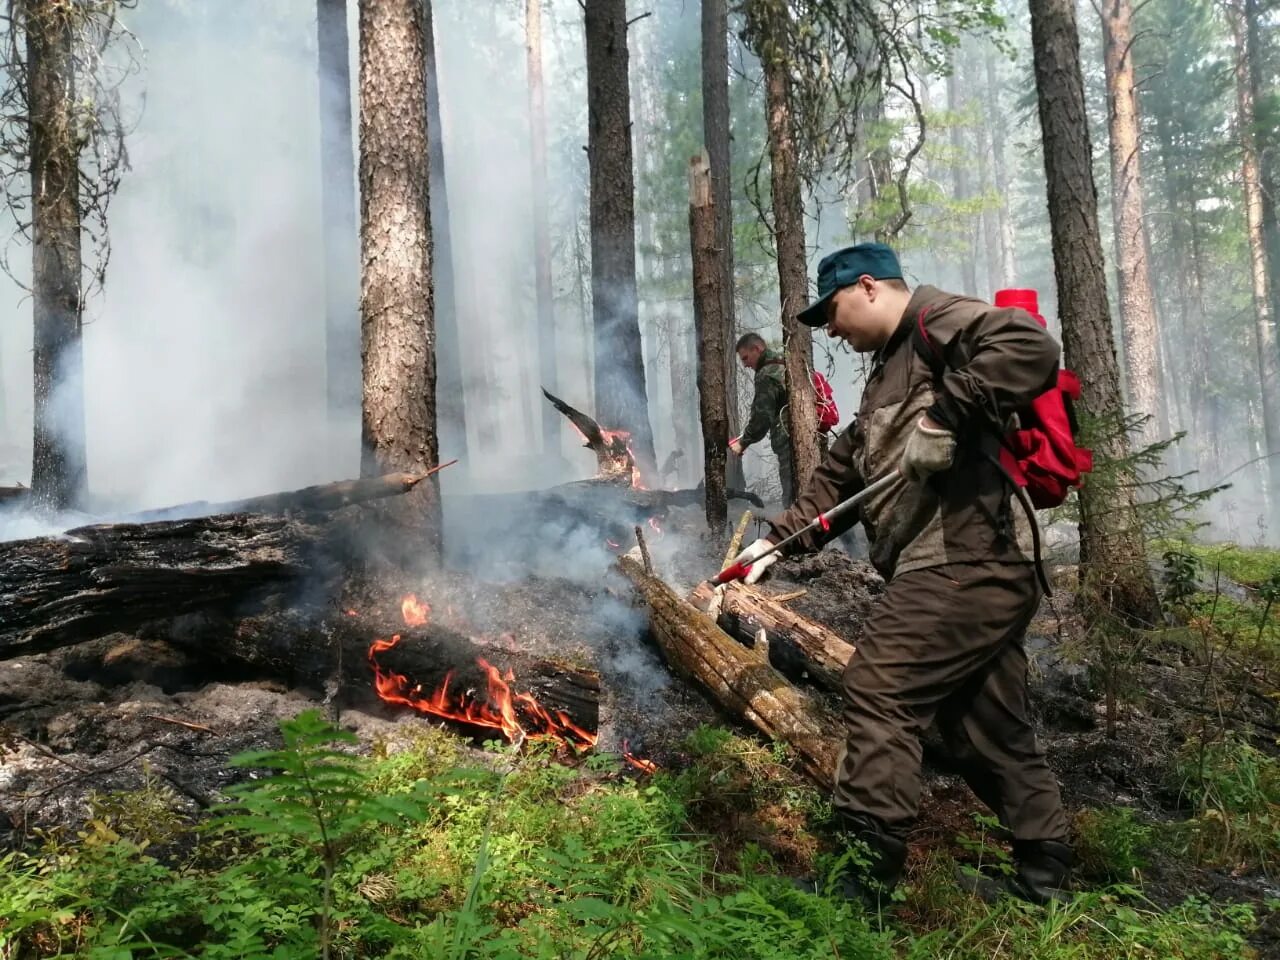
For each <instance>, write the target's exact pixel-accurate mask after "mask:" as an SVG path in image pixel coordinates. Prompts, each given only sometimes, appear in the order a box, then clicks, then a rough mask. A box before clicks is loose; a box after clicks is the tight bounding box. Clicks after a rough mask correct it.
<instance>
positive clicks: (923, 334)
mask: <svg viewBox="0 0 1280 960" xmlns="http://www.w3.org/2000/svg"><path fill="white" fill-rule="evenodd" d="M928 315H929V308H928V307H925V308H924V309H922V310H921V311H920V312H919V314H917V315H916V321H915V323H913V324H912V325H911V345H912V346H913V347H914V348H915V351H916V354H917V355H918V356H919V357H920V359H921V360H923V361H924V362H925V365H926V366H927V367H928V368H929V370H930V372H931V373H932V374H933V379H934V380H935V381H940V380H941V379H942V377H943V374H945V373H946V372H947V367H948V364H947V360H946V357H944V356H943V354H942V351H941V350H939V349H938V345H937V343H935V342H934V340H933V338H931V337H930V336H929V330H928V328H927V327H925V323H924V322H925V318H926V317H927V316H928ZM985 426H986V427H987V428H988V429H989V430H990V431H991V432H992V433H993V434H995V435H996V436H997V439H998V440H999V442H1000V445H1001V446H1004V447H1007V446H1008V441H1007V439H1006V438H1005V437H1004V436H1001V435H999V433H998V431H997V430H996V428H995V425H994V424H990V423H988V424H986V425H985ZM983 456H985V457H986V458H987V459H988V460H989V461H991V463H992V464H993V465H994V466H995V468H996V469H997V470H999V471H1000V475H1001V476H1002V477H1004V479H1005V482H1007V483H1008V484H1009V487H1010V489H1011V490H1012V496H1014V497H1016V498H1017V500H1018V503H1020V504H1021V505H1022V510H1023V512H1024V513H1025V514H1026V515H1027V520H1028V521H1029V522H1030V524H1031V545H1032V554H1033V556H1034V557H1035V566H1036V578H1037V579H1038V580H1039V581H1040V586H1041V588H1043V590H1044V594H1045V596H1046V597H1052V596H1053V589H1052V588H1051V587H1050V586H1049V577H1048V576H1047V575H1046V574H1045V570H1044V559H1043V557H1042V556H1041V552H1040V524H1039V523H1038V522H1037V520H1036V511H1035V507H1034V506H1033V505H1032V503H1031V500H1030V498H1029V497H1028V496H1027V492H1026V491H1025V490H1024V489H1022V486H1021V485H1020V484H1019V483H1018V482H1017V481H1016V480H1014V479H1013V476H1012V475H1011V474H1010V473H1009V471H1008V469H1006V467H1005V465H1004V464H1003V463H1001V462H1000V458H999V457H998V456H996V455H995V454H993V453H992V452H991V451H990V450H983ZM1006 509H1007V508H1006ZM1001 513H1002V514H1003V513H1004V510H1001ZM1001 523H1002V525H1003V523H1004V521H1003V520H1002V521H1001Z"/></svg>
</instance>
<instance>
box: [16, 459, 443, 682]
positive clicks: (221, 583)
mask: <svg viewBox="0 0 1280 960" xmlns="http://www.w3.org/2000/svg"><path fill="white" fill-rule="evenodd" d="M422 479H423V478H422V477H413V476H409V475H407V474H393V475H391V476H389V477H381V478H373V479H371V480H362V481H351V482H348V483H342V484H329V485H327V488H325V489H327V491H328V492H327V493H323V494H322V493H320V492H319V491H320V490H321V489H322V488H309V489H310V492H308V491H299V492H298V494H294V495H290V494H284V495H280V496H281V497H282V498H284V499H287V498H289V497H300V499H297V500H294V501H292V502H303V503H308V504H310V508H309V509H310V510H311V511H313V512H314V511H319V510H322V509H333V508H335V507H337V506H342V505H345V504H347V503H355V502H361V500H369V499H374V498H378V497H386V496H392V495H395V494H398V493H403V492H405V491H406V490H409V489H412V488H413V487H414V486H415V485H416V484H417V483H419V482H420V481H421V480H422ZM304 494H305V496H301V495H304ZM357 496H358V497H359V498H360V499H359V500H358V499H356V497H357ZM267 499H268V498H259V500H258V501H257V502H258V503H259V504H261V503H263V502H265V501H266V500H267ZM275 502H276V503H277V504H279V503H280V502H283V501H282V500H281V499H277V500H276V501H275ZM322 505H327V506H322ZM346 536H347V533H346V531H345V530H341V529H338V528H336V527H335V526H333V525H329V524H325V523H323V522H319V521H317V520H314V519H304V518H302V517H279V516H269V515H266V514H256V513H253V514H246V513H232V514H218V515H214V516H206V517H197V518H193V519H187V520H161V521H155V522H150V523H111V524H95V525H92V526H85V527H77V528H76V529H74V530H68V531H67V532H66V533H63V534H61V535H60V536H57V537H37V538H33V539H29V540H11V541H6V542H0V660H5V659H8V658H10V657H17V656H25V655H27V654H31V653H40V652H43V651H46V650H53V649H56V648H58V647H63V646H69V645H71V644H74V643H78V642H80V641H82V640H90V639H93V638H95V637H99V636H102V635H103V634H106V633H112V632H114V631H131V630H134V629H136V628H137V627H139V626H141V625H142V624H144V623H146V622H148V621H151V620H157V619H167V618H171V617H174V616H178V615H180V614H185V613H190V612H193V611H197V610H204V609H215V610H218V609H221V610H236V611H240V612H252V610H253V609H254V608H255V607H256V605H257V604H258V603H259V602H260V601H261V600H262V599H263V598H264V597H267V596H270V595H271V594H273V593H279V592H283V591H286V590H289V589H291V588H293V587H294V586H295V585H296V584H297V583H298V582H299V581H300V580H301V579H302V578H304V577H309V578H312V579H314V578H316V577H317V576H318V575H323V574H324V572H326V571H329V570H334V571H335V573H336V568H337V565H338V564H340V563H341V561H342V560H343V559H344V558H345V556H346V554H347V552H348V549H349V548H348V546H347V540H346Z"/></svg>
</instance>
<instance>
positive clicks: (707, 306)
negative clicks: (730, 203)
mask: <svg viewBox="0 0 1280 960" xmlns="http://www.w3.org/2000/svg"><path fill="white" fill-rule="evenodd" d="M714 180H715V174H714V172H713V171H711V170H710V169H709V167H708V163H707V158H706V155H705V154H699V155H698V156H696V157H693V158H692V159H691V160H690V161H689V244H690V247H691V255H692V259H693V322H694V326H695V328H696V329H697V334H698V409H699V412H700V414H701V418H702V465H703V472H702V474H703V476H704V477H705V478H706V492H707V496H706V510H707V526H708V527H710V528H711V531H712V532H713V533H716V534H718V533H720V532H722V531H723V530H724V525H725V523H726V522H728V519H729V507H728V501H727V500H726V499H725V460H726V458H727V454H726V449H727V446H728V443H729V418H728V416H727V413H728V410H729V398H728V396H727V395H726V391H725V369H726V368H727V366H728V362H729V361H728V357H727V356H726V354H727V353H728V352H729V351H728V343H729V338H728V336H727V335H726V330H725V322H726V318H725V314H724V305H725V301H726V299H731V298H726V297H725V296H724V289H723V284H724V279H725V274H724V269H723V266H724V265H723V262H722V259H721V258H722V257H723V255H724V248H723V247H721V246H720V238H719V235H718V233H719V230H718V227H719V223H718V219H719V217H718V211H717V209H716V204H715V200H714V199H713V191H714Z"/></svg>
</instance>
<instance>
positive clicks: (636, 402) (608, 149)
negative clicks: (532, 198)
mask: <svg viewBox="0 0 1280 960" xmlns="http://www.w3.org/2000/svg"><path fill="white" fill-rule="evenodd" d="M583 18H584V20H585V25H586V38H587V114H588V136H587V159H588V163H589V166H590V168H591V310H592V314H593V316H594V320H595V323H594V326H595V361H596V362H595V381H596V416H597V418H598V419H599V420H600V422H601V423H602V424H604V425H605V426H606V427H607V428H609V429H614V430H617V429H622V430H627V431H629V432H630V433H631V440H632V444H633V449H634V452H635V456H636V459H637V461H638V463H639V464H640V465H641V468H642V472H651V471H653V470H654V468H655V456H654V449H653V430H652V429H651V427H650V425H649V401H648V393H647V391H646V389H645V377H644V351H643V347H642V344H641V339H640V317H639V305H638V303H637V299H636V226H635V171H634V168H633V164H632V154H631V84H630V80H629V78H628V75H627V61H628V55H627V4H626V0H591V2H589V3H587V4H584V7H583Z"/></svg>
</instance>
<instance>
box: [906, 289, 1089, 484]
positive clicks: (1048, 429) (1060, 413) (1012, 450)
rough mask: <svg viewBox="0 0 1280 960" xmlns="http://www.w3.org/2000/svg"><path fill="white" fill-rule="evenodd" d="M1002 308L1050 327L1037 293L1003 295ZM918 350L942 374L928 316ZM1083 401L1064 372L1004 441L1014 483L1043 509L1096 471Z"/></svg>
mask: <svg viewBox="0 0 1280 960" xmlns="http://www.w3.org/2000/svg"><path fill="white" fill-rule="evenodd" d="M995 305H996V306H997V307H1021V308H1022V309H1023V310H1025V311H1027V313H1029V314H1031V315H1032V316H1033V317H1035V319H1036V322H1038V323H1039V324H1040V326H1042V327H1047V326H1048V324H1046V323H1045V319H1044V317H1042V316H1041V315H1040V303H1039V297H1038V296H1037V295H1036V291H1034V290H1020V289H1010V290H998V291H997V292H996V296H995ZM913 332H914V333H915V334H916V337H915V339H916V343H917V351H918V352H919V353H920V354H921V356H923V357H924V358H925V360H926V361H927V362H928V363H929V364H930V366H931V368H933V370H934V374H935V376H940V375H941V365H942V364H943V363H944V361H943V358H942V355H941V353H940V352H939V351H938V350H937V349H936V347H935V346H934V345H933V343H932V342H931V341H930V339H929V334H928V331H927V330H926V329H925V326H924V313H923V312H922V313H921V315H920V316H919V317H918V318H917V323H916V329H915V331H913ZM1079 399H1080V378H1079V377H1077V376H1076V375H1075V374H1074V373H1072V372H1071V371H1070V370H1062V369H1059V370H1058V377H1057V380H1056V381H1055V383H1054V385H1053V386H1052V387H1050V388H1049V389H1048V390H1046V391H1045V392H1044V393H1042V394H1040V395H1039V396H1038V397H1036V398H1035V399H1034V400H1032V401H1031V405H1030V406H1029V407H1026V408H1023V409H1021V410H1019V411H1018V428H1017V429H1015V430H1012V431H1010V432H1009V433H1007V434H1005V435H1004V437H1002V438H1001V446H1000V464H1001V466H1003V467H1004V469H1005V470H1006V471H1007V472H1008V474H1009V476H1010V477H1012V478H1013V480H1014V482H1015V483H1017V484H1018V485H1019V486H1021V487H1023V488H1025V489H1026V491H1027V496H1028V498H1029V499H1030V500H1031V503H1032V504H1033V505H1034V506H1036V507H1037V508H1040V509H1044V508H1048V507H1056V506H1059V505H1060V504H1061V503H1062V502H1063V501H1064V500H1066V499H1067V494H1068V493H1070V492H1071V490H1073V489H1075V488H1077V487H1079V486H1081V485H1082V484H1083V483H1084V475H1085V474H1086V473H1088V472H1089V471H1091V470H1092V469H1093V453H1092V451H1090V450H1086V449H1084V448H1082V447H1078V446H1076V440H1075V435H1076V433H1077V425H1076V420H1075V414H1074V410H1073V403H1074V401H1076V400H1079Z"/></svg>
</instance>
